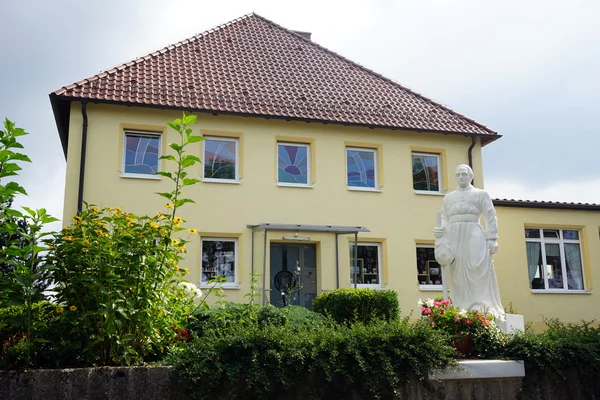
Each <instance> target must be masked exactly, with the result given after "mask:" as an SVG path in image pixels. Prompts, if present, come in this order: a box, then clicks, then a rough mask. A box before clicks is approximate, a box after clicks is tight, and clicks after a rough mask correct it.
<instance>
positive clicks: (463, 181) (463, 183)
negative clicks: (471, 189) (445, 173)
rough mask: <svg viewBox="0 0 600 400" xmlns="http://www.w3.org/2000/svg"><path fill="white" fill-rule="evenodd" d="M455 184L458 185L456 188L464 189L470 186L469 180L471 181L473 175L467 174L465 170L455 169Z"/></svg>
mask: <svg viewBox="0 0 600 400" xmlns="http://www.w3.org/2000/svg"><path fill="white" fill-rule="evenodd" d="M455 177H456V183H458V187H460V188H466V187H467V186H469V185H470V184H471V180H472V179H473V175H471V174H470V173H469V171H468V170H466V169H465V168H457V169H456V175H455Z"/></svg>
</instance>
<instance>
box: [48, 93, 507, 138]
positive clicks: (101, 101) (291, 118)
mask: <svg viewBox="0 0 600 400" xmlns="http://www.w3.org/2000/svg"><path fill="white" fill-rule="evenodd" d="M50 97H51V99H52V98H56V99H57V100H67V101H80V100H87V101H89V102H93V103H98V104H113V105H121V106H125V107H147V108H158V109H162V110H183V111H189V112H200V113H208V114H223V115H236V116H241V117H254V118H266V119H281V120H288V121H303V122H316V123H322V124H332V125H344V126H360V127H366V128H371V129H391V130H405V131H411V132H421V133H437V134H443V135H458V136H468V137H471V136H475V137H479V138H481V146H482V147H483V146H486V145H487V144H489V143H491V142H493V141H496V140H498V139H500V138H501V137H502V135H500V134H498V133H495V132H494V133H491V132H490V133H489V134H485V133H474V132H459V131H446V130H433V129H425V128H410V127H404V126H387V125H373V124H364V123H359V122H344V121H333V120H327V119H319V118H306V117H294V116H289V115H277V114H258V113H247V112H237V111H227V110H215V109H208V108H191V107H183V106H172V105H160V104H147V103H136V102H129V101H116V100H105V99H91V98H87V97H79V96H77V97H75V96H64V95H57V94H56V93H52V94H51V95H50ZM61 141H62V137H61Z"/></svg>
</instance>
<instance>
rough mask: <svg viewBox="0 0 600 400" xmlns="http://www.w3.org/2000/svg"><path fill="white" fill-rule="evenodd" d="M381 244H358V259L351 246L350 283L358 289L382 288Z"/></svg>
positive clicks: (351, 245)
mask: <svg viewBox="0 0 600 400" xmlns="http://www.w3.org/2000/svg"><path fill="white" fill-rule="evenodd" d="M381 267H382V265H381V243H358V247H357V249H356V257H355V253H354V244H350V283H351V284H352V286H354V285H355V284H356V286H358V287H381Z"/></svg>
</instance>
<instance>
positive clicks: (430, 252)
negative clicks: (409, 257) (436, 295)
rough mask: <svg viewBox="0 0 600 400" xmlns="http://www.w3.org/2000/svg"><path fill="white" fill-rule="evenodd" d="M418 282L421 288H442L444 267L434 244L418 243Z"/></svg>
mask: <svg viewBox="0 0 600 400" xmlns="http://www.w3.org/2000/svg"><path fill="white" fill-rule="evenodd" d="M417 282H418V283H419V287H420V288H421V289H432V290H433V289H439V290H441V289H442V268H441V267H440V264H438V262H437V261H435V249H434V247H433V245H417Z"/></svg>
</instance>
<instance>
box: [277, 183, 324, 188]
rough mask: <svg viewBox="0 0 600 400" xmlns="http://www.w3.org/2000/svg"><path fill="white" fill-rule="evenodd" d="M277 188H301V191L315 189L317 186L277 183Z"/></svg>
mask: <svg viewBox="0 0 600 400" xmlns="http://www.w3.org/2000/svg"><path fill="white" fill-rule="evenodd" d="M277 186H279V187H289V188H300V189H314V188H315V185H300V184H298V185H294V184H291V183H279V182H277Z"/></svg>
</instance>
